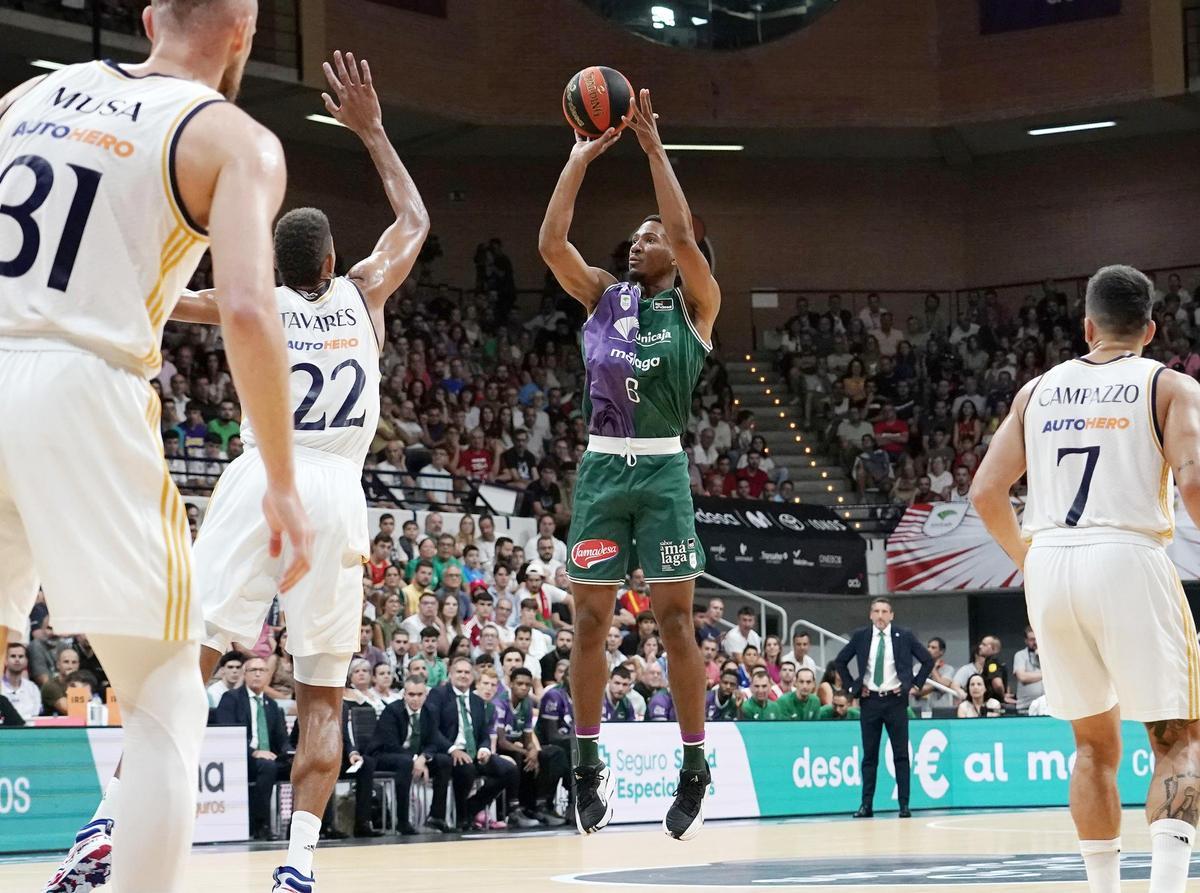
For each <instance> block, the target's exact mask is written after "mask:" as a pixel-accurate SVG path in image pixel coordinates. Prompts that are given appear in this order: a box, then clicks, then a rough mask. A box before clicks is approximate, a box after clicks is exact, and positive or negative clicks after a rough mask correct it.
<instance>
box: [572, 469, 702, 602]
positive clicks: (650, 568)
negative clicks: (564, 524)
mask: <svg viewBox="0 0 1200 893" xmlns="http://www.w3.org/2000/svg"><path fill="white" fill-rule="evenodd" d="M569 543H570V546H571V547H570V549H569V554H568V556H567V576H569V577H570V579H571V580H572V581H573V582H575V583H596V584H600V583H610V584H618V583H621V582H623V580H624V579H625V575H626V574H627V573H628V572H629V571H630V570H632V569H633V568H635V567H641V568H642V570H643V571H644V572H645V574H646V579H647V580H648V581H649V582H651V583H665V582H670V581H673V580H694V579H695V578H696V577H698V576H700V574H701V573H702V572H703V571H704V548H703V547H702V546H701V545H700V540H699V539H697V537H696V519H695V509H694V507H693V505H692V487H691V480H690V478H689V477H688V460H687V454H686V453H683V452H679V453H672V454H670V455H665V456H663V455H641V456H637V463H636V464H635V465H629V464H628V461H627V460H626V458H625V457H624V456H619V455H613V454H610V453H599V452H593V451H590V450H589V451H588V452H586V453H584V454H583V459H582V460H581V461H580V463H579V476H578V479H577V482H576V484H575V507H574V511H573V513H572V518H571V534H570V538H569Z"/></svg>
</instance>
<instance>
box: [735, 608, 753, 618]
mask: <svg viewBox="0 0 1200 893" xmlns="http://www.w3.org/2000/svg"><path fill="white" fill-rule="evenodd" d="M738 616H739V617H753V616H754V609H753V608H752V607H750V606H749V605H742V606H741V607H740V608H738Z"/></svg>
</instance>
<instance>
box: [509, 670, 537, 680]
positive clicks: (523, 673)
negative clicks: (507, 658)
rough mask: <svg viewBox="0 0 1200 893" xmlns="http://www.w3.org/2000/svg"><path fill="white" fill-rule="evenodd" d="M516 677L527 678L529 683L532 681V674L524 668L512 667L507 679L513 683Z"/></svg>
mask: <svg viewBox="0 0 1200 893" xmlns="http://www.w3.org/2000/svg"><path fill="white" fill-rule="evenodd" d="M518 677H528V679H529V681H530V682H532V681H533V674H532V673H530V672H529V670H527V669H526V668H525V667H513V671H512V672H511V673H509V674H508V678H509V679H510V680H511V681H514V682H515V681H516V680H517V678H518Z"/></svg>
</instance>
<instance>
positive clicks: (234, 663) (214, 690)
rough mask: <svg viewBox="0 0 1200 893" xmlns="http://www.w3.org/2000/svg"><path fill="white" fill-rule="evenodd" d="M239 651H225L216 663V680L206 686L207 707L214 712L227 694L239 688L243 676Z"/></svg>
mask: <svg viewBox="0 0 1200 893" xmlns="http://www.w3.org/2000/svg"><path fill="white" fill-rule="evenodd" d="M242 660H243V659H242V655H241V652H239V651H226V652H225V653H224V654H222V655H221V658H220V660H218V661H217V679H216V681H215V682H213V683H212V684H211V685H209V686H208V706H209V707H211V708H213V709H214V710H215V709H216V708H217V706H218V705H219V704H220V703H221V699H222V698H223V697H224V695H225V694H226V693H227V692H231V691H234V690H235V689H237V688H240V687H241V685H242V683H243V681H244V678H245V674H244V672H243V669H242Z"/></svg>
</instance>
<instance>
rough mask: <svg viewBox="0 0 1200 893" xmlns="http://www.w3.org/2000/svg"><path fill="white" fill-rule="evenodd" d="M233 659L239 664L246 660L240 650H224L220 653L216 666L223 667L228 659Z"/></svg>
mask: <svg viewBox="0 0 1200 893" xmlns="http://www.w3.org/2000/svg"><path fill="white" fill-rule="evenodd" d="M235 660H236V661H237V662H238V663H240V664H243V663H245V662H246V661H245V658H243V657H242V653H241V652H240V651H226V652H225V653H224V654H222V655H221V659H220V660H218V661H217V666H218V667H223V666H225V665H226V664H227V663H229V662H230V661H235Z"/></svg>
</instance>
